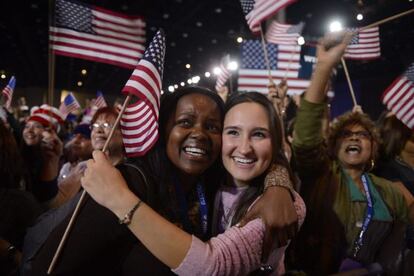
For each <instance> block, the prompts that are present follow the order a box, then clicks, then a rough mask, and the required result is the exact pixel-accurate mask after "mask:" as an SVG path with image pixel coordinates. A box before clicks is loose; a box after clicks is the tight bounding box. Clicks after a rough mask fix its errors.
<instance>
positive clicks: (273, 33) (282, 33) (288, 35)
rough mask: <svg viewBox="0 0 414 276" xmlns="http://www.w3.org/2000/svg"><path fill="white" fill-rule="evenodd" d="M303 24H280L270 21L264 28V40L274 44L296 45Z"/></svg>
mask: <svg viewBox="0 0 414 276" xmlns="http://www.w3.org/2000/svg"><path fill="white" fill-rule="evenodd" d="M303 26H304V24H303V23H299V24H297V25H290V24H282V23H279V22H277V21H276V20H274V21H272V23H270V25H269V26H268V27H267V30H266V41H267V42H269V43H274V44H279V45H280V44H283V45H298V38H299V37H300V34H301V33H302V29H303Z"/></svg>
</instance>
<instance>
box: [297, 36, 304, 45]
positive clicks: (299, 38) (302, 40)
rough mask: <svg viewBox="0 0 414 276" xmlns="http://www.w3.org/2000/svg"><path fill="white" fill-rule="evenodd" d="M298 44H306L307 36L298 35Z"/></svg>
mask: <svg viewBox="0 0 414 276" xmlns="http://www.w3.org/2000/svg"><path fill="white" fill-rule="evenodd" d="M298 44H299V45H304V44H305V38H304V37H303V36H300V37H298Z"/></svg>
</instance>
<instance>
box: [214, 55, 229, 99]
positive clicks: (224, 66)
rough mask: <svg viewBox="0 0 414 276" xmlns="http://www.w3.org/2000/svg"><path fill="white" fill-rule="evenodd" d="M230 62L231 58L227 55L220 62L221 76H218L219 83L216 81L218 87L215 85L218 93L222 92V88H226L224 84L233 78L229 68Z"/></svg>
mask: <svg viewBox="0 0 414 276" xmlns="http://www.w3.org/2000/svg"><path fill="white" fill-rule="evenodd" d="M229 62H230V56H229V55H225V56H224V57H223V58H222V59H221V62H220V66H219V68H220V74H218V75H217V81H216V85H215V89H216V91H219V90H221V88H222V87H223V86H224V84H225V83H226V82H227V80H228V79H229V78H230V76H231V71H230V69H229V68H228V65H229Z"/></svg>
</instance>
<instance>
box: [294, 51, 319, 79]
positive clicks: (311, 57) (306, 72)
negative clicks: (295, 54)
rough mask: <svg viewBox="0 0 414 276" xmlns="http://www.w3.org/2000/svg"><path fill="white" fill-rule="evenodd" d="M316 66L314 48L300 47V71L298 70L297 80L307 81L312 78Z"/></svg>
mask: <svg viewBox="0 0 414 276" xmlns="http://www.w3.org/2000/svg"><path fill="white" fill-rule="evenodd" d="M315 64H316V48H315V47H313V46H306V45H303V46H302V50H301V53H300V65H301V67H300V69H299V75H298V78H299V79H307V80H309V79H310V78H311V76H312V72H313V68H314V67H315Z"/></svg>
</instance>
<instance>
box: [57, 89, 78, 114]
mask: <svg viewBox="0 0 414 276" xmlns="http://www.w3.org/2000/svg"><path fill="white" fill-rule="evenodd" d="M78 108H80V104H79V102H78V100H76V98H75V96H74V95H73V94H72V92H70V93H69V94H68V95H66V97H65V99H64V100H63V102H62V103H61V104H60V106H59V111H60V112H61V113H62V114H63V116H64V118H65V119H66V117H67V116H68V115H69V113H72V112H73V111H75V110H77V109H78Z"/></svg>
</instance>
